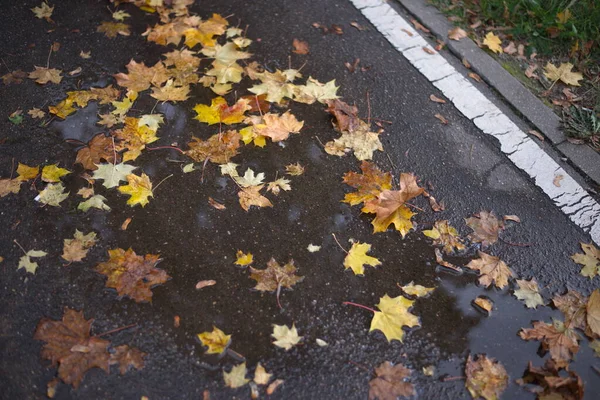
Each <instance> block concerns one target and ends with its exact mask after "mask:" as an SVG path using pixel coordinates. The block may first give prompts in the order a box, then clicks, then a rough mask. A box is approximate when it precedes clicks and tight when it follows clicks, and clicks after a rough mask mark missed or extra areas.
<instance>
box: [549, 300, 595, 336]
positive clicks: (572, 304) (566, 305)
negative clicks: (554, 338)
mask: <svg viewBox="0 0 600 400" xmlns="http://www.w3.org/2000/svg"><path fill="white" fill-rule="evenodd" d="M587 301H588V299H587V297H585V296H583V295H582V294H581V293H579V292H577V291H576V290H569V291H567V293H565V294H564V295H562V296H555V297H554V298H553V299H552V303H553V304H554V306H555V307H556V308H558V309H559V310H560V311H561V312H562V313H563V315H564V317H565V318H564V319H565V326H566V327H567V328H571V329H581V330H582V331H584V332H585V331H587V329H588V326H587Z"/></svg>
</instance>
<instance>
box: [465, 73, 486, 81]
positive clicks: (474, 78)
mask: <svg viewBox="0 0 600 400" xmlns="http://www.w3.org/2000/svg"><path fill="white" fill-rule="evenodd" d="M468 75H469V78H471V79H473V80H475V81H477V82H479V83H481V82H483V79H481V77H480V76H479V75H477V74H476V73H475V72H469V74H468Z"/></svg>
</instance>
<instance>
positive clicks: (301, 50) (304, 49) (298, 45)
mask: <svg viewBox="0 0 600 400" xmlns="http://www.w3.org/2000/svg"><path fill="white" fill-rule="evenodd" d="M292 45H293V46H294V50H292V52H294V53H296V54H308V42H306V41H304V40H298V39H294V41H293V42H292Z"/></svg>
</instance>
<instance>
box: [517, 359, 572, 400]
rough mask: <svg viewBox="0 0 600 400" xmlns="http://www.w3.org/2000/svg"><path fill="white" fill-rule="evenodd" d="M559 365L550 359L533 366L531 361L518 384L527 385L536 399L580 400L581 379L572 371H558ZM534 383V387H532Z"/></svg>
mask: <svg viewBox="0 0 600 400" xmlns="http://www.w3.org/2000/svg"><path fill="white" fill-rule="evenodd" d="M560 369H561V368H560V367H558V366H557V365H556V363H555V362H554V361H553V360H552V359H548V360H546V363H545V365H544V366H543V367H542V368H540V367H534V366H533V364H532V363H531V361H530V362H529V366H528V368H527V370H526V371H525V374H524V375H523V378H522V379H518V380H517V383H518V384H519V385H522V386H523V385H527V386H528V387H527V389H528V390H532V391H534V392H535V393H536V394H537V396H538V399H544V400H553V399H556V400H563V399H564V400H582V399H583V381H582V380H581V378H580V377H579V376H578V375H577V374H576V373H575V372H574V371H568V374H562V373H560ZM532 385H535V387H532Z"/></svg>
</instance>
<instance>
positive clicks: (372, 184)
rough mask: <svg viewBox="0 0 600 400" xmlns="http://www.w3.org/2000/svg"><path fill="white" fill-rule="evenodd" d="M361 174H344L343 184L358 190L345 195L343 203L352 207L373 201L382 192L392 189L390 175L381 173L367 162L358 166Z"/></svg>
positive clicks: (372, 164)
mask: <svg viewBox="0 0 600 400" xmlns="http://www.w3.org/2000/svg"><path fill="white" fill-rule="evenodd" d="M360 169H361V170H362V174H359V173H356V172H352V171H351V172H346V173H345V174H344V183H345V184H347V185H350V186H352V187H353V188H356V189H358V190H357V191H356V192H353V193H346V195H345V196H344V200H343V201H344V202H345V203H348V204H350V205H352V206H355V205H357V204H360V203H364V202H367V201H369V200H373V199H375V198H376V197H377V196H378V195H379V194H381V192H383V191H384V190H389V189H391V188H392V174H390V173H389V172H383V171H381V170H380V169H379V168H377V166H376V165H375V164H374V163H372V162H369V161H363V162H362V163H361V165H360Z"/></svg>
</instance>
